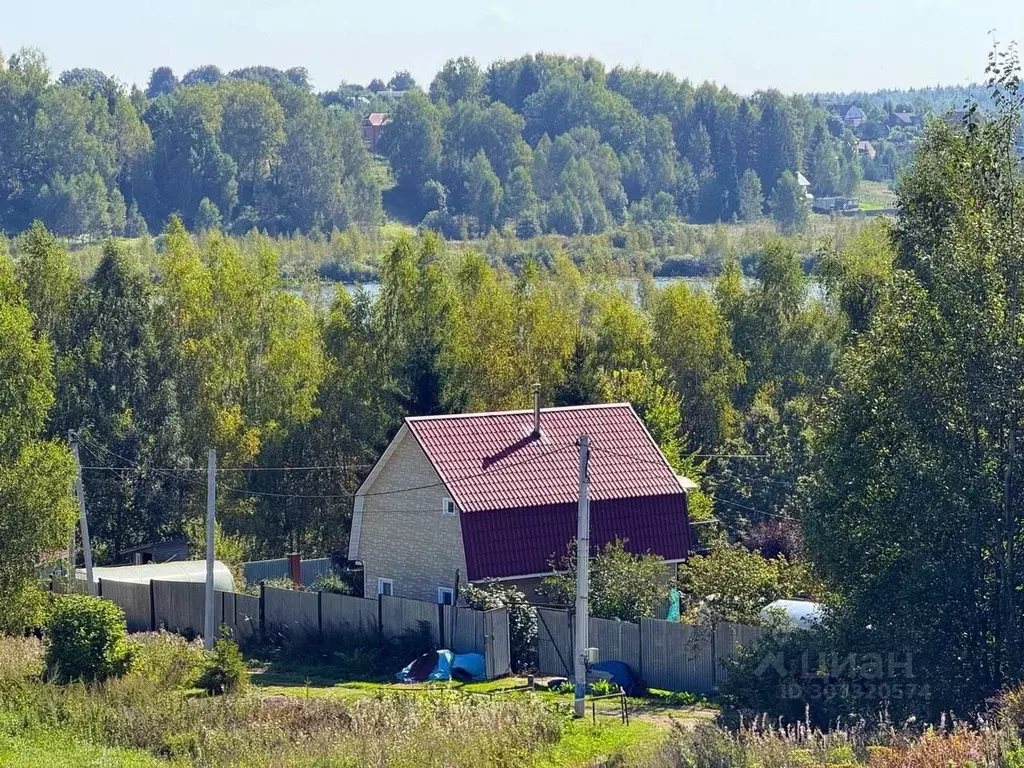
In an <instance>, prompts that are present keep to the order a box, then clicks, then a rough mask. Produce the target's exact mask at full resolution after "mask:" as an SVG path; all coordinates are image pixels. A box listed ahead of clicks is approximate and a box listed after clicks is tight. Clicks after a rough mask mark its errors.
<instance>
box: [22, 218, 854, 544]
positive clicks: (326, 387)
mask: <svg viewBox="0 0 1024 768" xmlns="http://www.w3.org/2000/svg"><path fill="white" fill-rule="evenodd" d="M870 231H874V230H870ZM864 236H865V235H863V234H862V235H860V236H858V237H864ZM12 245H13V248H12V250H13V253H14V266H13V273H14V274H15V275H16V277H17V281H18V284H19V285H20V287H21V288H20V290H21V292H22V295H23V297H24V298H23V301H24V305H25V306H26V307H27V308H28V310H29V311H30V313H31V315H32V329H33V330H32V333H33V334H34V335H35V336H36V337H37V338H38V339H39V341H40V343H45V344H47V345H49V349H50V352H51V353H52V359H51V363H50V370H51V373H52V381H53V387H52V391H53V400H54V404H53V407H52V409H51V410H49V411H48V416H47V420H46V423H45V435H47V436H49V437H51V438H53V439H56V440H63V439H65V438H66V435H67V432H68V430H69V429H73V430H76V431H78V432H80V434H81V435H82V439H83V450H84V451H86V452H88V454H89V455H88V461H87V462H86V463H87V465H89V466H93V467H96V468H94V469H89V470H86V473H85V485H86V491H87V494H88V498H89V507H90V520H91V525H92V532H93V534H94V536H95V537H96V539H97V549H98V553H99V557H100V558H101V560H116V559H117V558H118V557H119V555H120V553H121V552H122V551H123V550H125V549H127V548H130V547H132V546H135V545H138V544H140V543H143V542H146V541H150V540H154V539H155V540H161V539H165V538H168V537H175V536H180V535H189V534H192V533H197V531H195V530H193V529H194V527H195V526H196V525H198V524H199V521H200V520H201V510H202V505H203V503H204V502H203V500H204V498H205V496H204V494H205V490H204V484H203V482H202V481H201V478H200V477H198V475H197V474H196V472H197V471H198V470H200V469H202V467H203V466H204V464H203V461H204V457H205V451H206V450H207V449H208V448H211V447H212V448H216V449H217V450H218V452H219V455H220V462H221V466H222V467H224V468H225V469H228V470H230V469H232V468H234V469H237V474H236V473H234V472H226V473H224V474H223V475H222V478H221V480H222V494H221V499H222V501H221V517H220V519H221V521H222V522H223V525H224V531H223V533H224V537H223V541H222V543H223V545H224V546H225V547H227V546H228V545H229V543H231V544H232V546H234V550H233V554H232V553H231V552H228V553H227V554H232V557H234V558H235V559H238V558H242V557H247V558H253V557H259V556H276V555H278V554H280V552H282V551H285V550H290V549H296V550H300V551H303V552H305V553H310V554H313V553H322V554H329V553H331V552H332V551H343V550H344V544H345V539H346V536H347V532H348V520H349V517H350V514H351V497H350V495H349V494H351V493H352V492H353V491H354V490H355V488H356V487H357V484H358V482H359V481H360V479H361V478H362V477H363V476H365V474H366V472H368V470H369V466H370V465H372V463H373V462H374V461H375V460H376V458H377V457H378V455H379V453H380V451H381V450H382V449H383V447H384V446H385V445H386V442H387V440H388V439H389V438H390V436H391V435H392V434H393V432H394V430H395V429H396V428H397V425H398V424H399V423H400V421H401V419H402V418H403V417H405V416H407V415H422V414H429V413H448V412H459V411H467V410H469V411H472V410H496V409H504V408H515V407H528V405H529V403H530V399H531V394H530V393H531V385H532V383H533V382H540V384H541V393H542V397H543V400H544V402H545V403H546V404H550V405H569V404H580V403H588V402H602V401H621V400H628V401H630V402H633V403H634V405H636V407H637V409H638V411H639V412H640V413H641V414H642V415H643V416H644V418H645V420H646V421H647V423H648V425H649V427H650V428H651V431H652V433H653V434H654V435H655V436H656V438H657V439H658V440H659V442H660V443H661V444H662V446H663V447H664V448H665V450H666V452H667V453H668V455H669V456H670V457H672V459H673V461H674V462H676V463H677V465H678V466H679V467H680V469H682V470H685V471H687V472H690V473H691V474H699V473H700V472H701V471H702V470H701V469H700V467H697V466H694V465H692V462H690V461H689V460H688V459H687V458H686V457H687V456H688V455H689V453H690V452H692V451H694V450H698V449H700V450H702V452H711V451H713V450H715V449H716V448H718V447H720V446H722V445H726V444H731V443H733V442H735V441H744V440H746V441H755V442H756V441H759V440H761V439H763V436H755V435H754V433H753V432H752V431H751V430H752V429H753V427H747V426H744V425H745V424H746V421H747V419H748V418H750V417H751V414H753V413H755V412H756V413H763V411H764V409H765V408H768V409H772V411H773V412H777V413H780V414H781V413H783V412H785V411H786V409H787V406H786V403H787V402H788V401H789V400H790V399H792V398H793V397H797V396H798V395H806V394H807V393H809V392H817V391H820V389H821V387H822V386H824V382H825V381H827V380H828V377H829V375H830V370H831V369H830V365H831V361H832V360H833V358H834V357H835V355H836V353H837V350H838V345H839V343H840V340H841V336H840V335H839V333H838V330H837V329H839V328H840V327H841V326H842V325H843V323H844V321H843V320H842V319H841V318H840V316H839V315H836V314H835V313H834V312H826V311H825V310H824V308H823V307H822V306H821V305H820V303H818V302H810V301H809V300H808V295H807V278H806V276H805V274H804V271H803V265H802V260H801V258H800V257H799V256H798V255H797V254H796V252H795V251H794V250H793V249H792V247H790V246H789V245H788V244H787V243H786V242H785V241H782V240H776V241H769V242H768V243H767V245H766V246H765V248H764V250H763V252H762V254H761V256H760V257H759V258H758V260H757V265H756V267H755V268H756V270H757V271H758V273H759V274H760V275H761V281H760V282H759V283H757V284H756V285H753V286H752V285H748V284H747V281H745V280H743V279H741V274H740V267H739V264H738V262H736V261H730V262H729V266H728V268H727V269H726V272H725V275H724V276H723V277H722V279H721V281H720V284H719V288H718V292H717V295H716V296H714V297H713V296H711V295H710V294H708V293H705V292H701V291H697V290H694V289H692V288H690V287H689V286H687V285H686V284H685V283H682V282H680V283H676V284H673V285H671V286H667V287H664V288H656V287H655V286H654V285H653V283H652V282H651V279H650V277H649V276H645V275H643V274H642V273H640V274H638V275H637V277H636V278H635V279H633V280H623V276H622V272H621V270H620V269H619V268H618V267H617V265H614V264H613V263H612V262H611V261H609V260H607V259H604V260H602V259H600V258H593V259H591V260H590V262H589V263H588V266H587V267H586V268H585V269H584V270H583V271H581V269H580V268H579V267H578V266H577V265H576V264H574V263H573V261H572V260H571V259H570V258H568V257H567V256H566V255H565V253H563V252H561V251H557V250H556V251H555V252H554V253H553V254H551V256H550V258H549V259H548V260H547V261H546V263H541V262H539V261H536V260H534V259H533V258H531V257H528V258H527V260H526V261H525V262H524V263H522V265H521V266H520V267H519V268H517V269H516V271H515V272H512V271H510V270H509V269H508V268H507V267H505V266H503V265H499V266H496V267H495V266H492V265H491V264H490V263H489V262H488V260H487V259H486V258H484V257H483V256H481V255H479V254H477V253H474V252H464V251H460V250H452V249H448V248H446V247H445V246H444V244H443V242H442V241H441V240H440V238H438V237H437V236H436V235H433V234H431V233H427V234H425V235H423V236H422V237H421V238H419V239H411V238H409V237H408V236H403V237H400V238H399V239H398V240H397V241H396V242H395V244H394V245H393V246H392V247H391V248H390V250H389V251H388V252H387V253H386V254H384V255H383V256H382V257H381V266H380V288H379V294H378V296H377V298H376V299H373V298H371V296H370V295H369V294H367V293H364V292H361V291H360V292H356V293H354V294H349V293H348V292H346V291H344V290H342V291H339V292H338V293H337V294H336V296H335V299H334V301H333V304H332V305H330V307H329V309H325V310H323V311H321V310H317V309H315V308H314V306H315V305H313V304H311V303H309V302H307V301H306V300H305V299H304V298H302V297H300V296H298V295H296V294H295V293H294V292H293V291H292V290H291V289H290V288H289V287H288V286H287V285H286V284H285V283H284V282H283V280H282V278H281V277H280V276H279V273H280V267H279V264H278V259H277V256H276V254H275V253H274V252H273V250H272V247H271V241H270V240H268V239H265V238H259V237H254V236H250V237H248V238H246V239H245V240H241V241H240V240H235V239H229V238H226V237H225V236H224V235H222V234H220V233H207V234H205V235H201V236H198V237H196V236H192V235H189V234H188V233H187V232H186V230H185V229H184V227H183V225H182V224H181V223H180V222H178V221H177V220H174V221H173V222H172V224H171V225H170V226H169V228H168V229H167V230H166V232H165V233H164V234H163V236H162V237H161V252H160V253H157V254H154V255H153V257H152V261H150V262H149V264H148V265H147V268H145V269H144V268H142V267H141V266H140V264H139V262H138V260H137V258H136V257H135V256H134V255H132V254H131V253H130V252H128V251H126V250H125V247H124V246H122V245H116V244H114V243H112V242H111V243H108V245H107V246H105V248H104V251H103V254H102V257H101V259H100V261H99V264H98V266H97V267H96V268H95V270H94V271H93V272H92V273H91V275H89V276H88V277H86V278H85V279H83V278H81V277H79V276H78V272H77V271H76V270H75V269H74V268H73V267H72V262H71V257H70V256H69V254H68V252H67V250H66V247H65V245H64V244H63V242H62V241H61V240H60V239H58V238H56V237H54V236H53V235H52V234H51V233H49V232H48V231H47V230H46V229H45V227H44V226H43V225H42V224H41V223H37V224H35V225H34V226H33V227H32V228H31V229H30V230H29V231H28V232H27V233H26V234H25V235H22V236H20V237H19V238H17V239H16V240H15V241H14V242H13V244H12ZM5 258H8V257H5ZM151 270H152V271H151ZM154 276H156V277H157V278H158V279H156V280H155V281H154V279H153V278H154ZM752 408H753V409H754V410H752ZM748 433H749V434H748ZM731 450H732V449H731ZM734 452H737V453H739V452H742V450H741V449H739V448H736V449H735V451H734ZM787 461H788V462H789V463H787V464H786V465H785V466H782V465H780V466H774V465H773V466H772V467H771V468H770V471H772V472H776V471H778V472H780V473H786V472H788V473H790V474H793V473H796V472H797V471H798V470H797V467H796V463H795V462H794V461H789V460H787ZM311 466H315V467H326V468H327V469H322V470H315V471H309V472H283V471H282V472H278V471H253V469H254V468H273V467H311ZM765 471H769V468H767V467H766V468H765ZM723 477H724V476H723ZM722 482H723V483H726V484H731V485H729V487H730V488H733V487H734V490H732V491H727V490H726V485H724V484H723V485H722V488H721V491H720V496H721V498H722V499H725V500H727V501H728V499H729V498H731V497H729V495H728V494H730V493H735V494H741V495H742V494H743V493H746V491H744V490H742V489H743V488H745V487H747V485H745V484H744V482H742V481H737V482H733V481H732V480H730V479H728V478H725V479H723V481H722ZM265 494H267V495H265ZM735 498H736V500H737V501H739V498H740V497H739V496H736V497H735ZM786 503H788V502H786V501H784V500H778V499H774V500H768V501H767V502H766V504H767V506H765V507H764V508H763V510H764V511H765V512H767V513H768V515H767V516H762V517H760V518H758V520H757V522H767V521H769V520H771V519H772V518H771V515H772V514H776V512H775V511H774V510H776V507H777V506H779V505H785V504H786ZM737 509H738V508H737ZM732 511H733V512H735V511H736V510H732ZM725 517H726V518H728V519H730V520H732V521H733V522H735V523H736V526H734V527H733V531H734V532H735V533H738V532H739V531H740V530H741V529H742V528H743V527H744V525H745V523H742V524H741V523H740V521H741V519H742V520H745V519H746V518H744V516H743V515H742V514H739V515H736V514H731V513H729V512H727V514H726V516H725ZM198 539H199V540H201V539H202V536H201V535H198ZM227 554H226V556H227Z"/></svg>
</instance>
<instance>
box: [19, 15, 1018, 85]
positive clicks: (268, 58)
mask: <svg viewBox="0 0 1024 768" xmlns="http://www.w3.org/2000/svg"><path fill="white" fill-rule="evenodd" d="M1022 5H1024V0H703V1H702V2H694V1H693V0H676V1H675V2H672V1H671V0H631V1H630V2H622V1H621V0H620V1H619V2H612V0H493V1H492V0H483V1H482V2H471V1H470V0H364V1H363V2H351V0H169V1H168V0H162V1H161V2H151V1H150V0H91V2H87V1H86V0H0V50H2V51H3V52H4V53H7V54H9V53H11V52H13V51H14V50H15V49H17V48H19V47H21V46H25V45H32V46H36V47H39V48H41V49H42V50H43V51H44V53H46V55H47V57H48V58H49V60H50V63H51V66H52V67H53V70H54V73H55V74H57V73H59V72H60V71H62V70H64V69H67V68H69V67H73V66H84V67H96V68H98V69H102V70H104V71H105V72H108V73H110V74H114V75H116V76H117V77H118V78H120V79H122V80H124V81H126V82H138V83H140V84H144V83H145V81H146V79H147V78H148V73H149V70H150V69H152V68H153V67H155V66H157V65H161V64H167V65H170V66H171V67H173V68H174V71H175V72H176V73H177V74H178V75H179V76H180V75H182V74H183V73H184V72H185V71H187V70H188V69H190V68H192V67H194V66H197V65H199V64H206V63H213V64H217V65H218V66H220V67H221V68H223V69H225V70H228V69H234V68H237V67H240V66H245V65H248V64H267V65H271V66H277V67H280V68H287V67H290V66H297V65H301V66H305V67H306V68H307V69H308V70H309V72H310V75H311V77H312V79H313V84H314V86H315V87H316V88H317V89H318V90H320V89H327V88H333V87H334V86H336V85H337V84H338V82H339V81H341V80H342V79H345V80H348V81H350V82H360V83H364V84H365V83H366V82H368V81H369V80H370V78H372V77H374V76H380V77H384V78H385V79H386V78H387V77H388V76H390V75H391V73H393V72H394V71H395V70H397V69H409V70H411V71H412V73H413V74H414V75H415V76H416V78H417V79H418V80H420V82H421V83H422V84H424V85H425V84H426V82H429V78H430V77H432V75H433V73H434V72H435V71H436V70H437V69H438V68H439V67H440V66H441V65H442V64H443V63H444V61H445V60H446V59H448V58H451V57H453V56H457V55H460V54H469V55H471V56H475V57H476V58H477V60H478V61H480V62H481V64H482V65H484V66H485V65H486V64H487V63H489V62H490V61H492V60H494V59H497V58H510V57H514V56H517V55H519V54H521V53H525V52H535V51H540V50H544V51H549V52H557V53H566V54H585V55H594V56H597V57H598V58H600V59H602V60H603V61H605V62H606V63H607V64H608V65H609V66H611V65H614V64H617V63H621V64H626V65H632V64H639V65H642V66H644V67H647V68H650V69H656V70H670V71H672V72H674V73H676V74H677V75H680V76H685V77H689V78H690V79H691V80H696V81H702V80H705V79H710V80H715V81H716V82H718V83H719V84H723V85H727V86H729V87H730V88H732V89H733V90H736V91H739V92H741V93H749V92H752V91H754V90H757V89H759V88H767V87H772V86H774V87H778V88H781V89H782V90H784V91H811V90H852V89H876V88H881V87H908V86H926V85H936V84H958V83H961V84H962V83H966V82H969V81H977V80H980V79H981V78H982V76H983V69H984V66H985V55H986V53H987V52H988V49H989V46H990V38H989V35H988V32H989V30H991V29H995V30H996V31H997V33H998V36H999V37H1000V39H1002V40H1004V41H1007V40H1011V39H1017V40H1022V41H1024V13H1022V12H1021V10H1022ZM425 81H426V82H425Z"/></svg>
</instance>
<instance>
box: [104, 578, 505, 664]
mask: <svg viewBox="0 0 1024 768" xmlns="http://www.w3.org/2000/svg"><path fill="white" fill-rule="evenodd" d="M98 591H99V595H100V596H101V597H104V598H106V599H108V600H111V601H112V602H114V603H117V604H118V605H119V606H121V607H122V608H123V609H124V611H125V615H126V617H127V618H128V627H129V630H130V631H133V632H138V631H149V630H156V629H160V628H161V627H163V628H166V629H168V630H170V631H172V632H178V633H180V634H184V635H200V634H202V632H203V626H204V621H205V603H206V585H205V584H195V583H188V582H177V581H152V582H150V583H149V584H130V583H125V582H112V581H105V580H103V579H101V580H100V581H99V585H98ZM214 623H215V625H216V626H217V627H218V631H219V629H220V628H221V627H222V626H227V627H228V629H229V630H230V632H231V633H232V635H233V636H234V637H236V638H238V639H247V638H250V637H252V636H254V635H256V634H258V633H263V634H267V633H272V634H289V635H295V634H297V633H305V634H319V635H322V636H323V635H326V636H330V635H339V634H345V633H349V634H361V635H367V634H379V635H380V636H382V637H383V638H385V639H388V640H393V639H398V638H400V637H402V636H403V635H405V634H407V633H409V632H415V631H418V630H419V629H420V628H421V627H422V626H424V625H426V626H427V627H429V631H430V636H431V640H432V642H433V643H434V645H436V646H437V647H438V648H448V649H449V650H452V651H454V652H455V653H479V654H481V655H483V656H484V659H485V663H486V668H487V677H488V679H493V678H496V677H501V676H503V675H506V674H508V673H509V672H510V657H509V655H510V643H509V635H508V609H506V608H498V609H495V610H490V611H473V610H470V609H468V608H456V607H453V606H448V605H437V604H436V603H428V602H424V601H420V600H408V599H405V598H401V597H387V596H382V597H381V598H380V599H379V600H370V599H366V598H362V597H351V596H349V595H336V594H332V593H329V592H298V591H295V590H289V589H275V588H273V587H265V586H263V587H261V588H260V596H259V597H254V596H251V595H243V594H238V593H235V592H222V591H220V590H216V591H215V592H214Z"/></svg>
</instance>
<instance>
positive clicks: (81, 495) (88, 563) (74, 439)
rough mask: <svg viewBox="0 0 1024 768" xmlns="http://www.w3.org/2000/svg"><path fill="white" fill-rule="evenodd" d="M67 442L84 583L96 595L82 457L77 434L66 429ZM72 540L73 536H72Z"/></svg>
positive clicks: (72, 574) (72, 570)
mask: <svg viewBox="0 0 1024 768" xmlns="http://www.w3.org/2000/svg"><path fill="white" fill-rule="evenodd" d="M68 442H70V443H71V453H72V455H73V456H74V457H75V495H76V496H78V516H79V518H80V520H81V524H82V554H83V556H84V557H85V583H86V586H87V587H88V589H89V594H90V595H92V596H93V597H95V596H96V582H94V581H93V580H92V542H91V541H90V540H89V518H88V517H87V516H86V514H85V486H83V485H82V459H81V458H80V457H79V455H78V435H77V434H75V431H74V430H73V429H69V430H68ZM72 541H74V537H72ZM71 565H72V567H71V578H72V580H73V579H74V578H75V569H74V561H72V563H71Z"/></svg>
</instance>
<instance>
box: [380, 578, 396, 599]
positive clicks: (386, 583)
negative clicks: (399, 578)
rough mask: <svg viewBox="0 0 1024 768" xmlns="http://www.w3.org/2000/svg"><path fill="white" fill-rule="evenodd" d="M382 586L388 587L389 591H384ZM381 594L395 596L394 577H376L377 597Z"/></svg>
mask: <svg viewBox="0 0 1024 768" xmlns="http://www.w3.org/2000/svg"><path fill="white" fill-rule="evenodd" d="M384 587H389V588H390V590H391V591H390V592H385V591H384ZM381 595H383V596H385V597H394V596H395V580H394V579H383V578H380V579H377V597H380V596H381Z"/></svg>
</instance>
